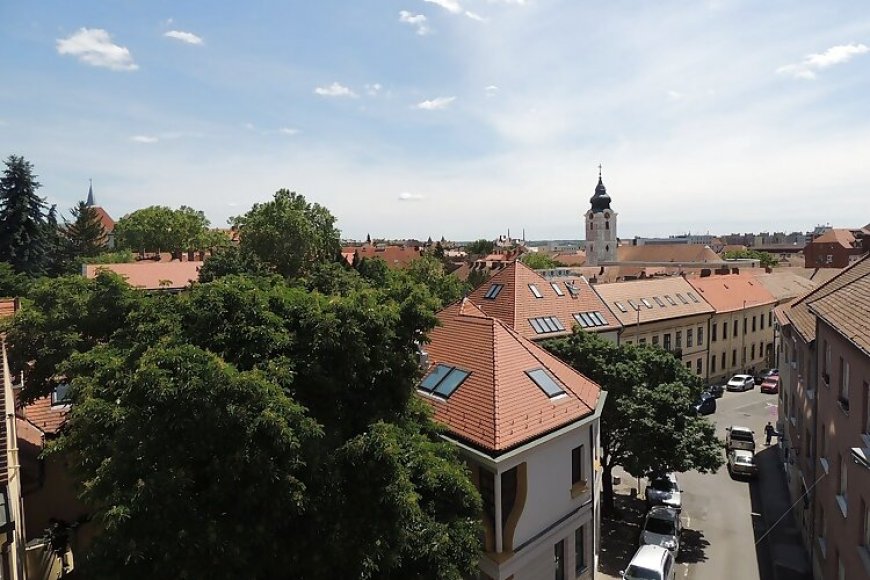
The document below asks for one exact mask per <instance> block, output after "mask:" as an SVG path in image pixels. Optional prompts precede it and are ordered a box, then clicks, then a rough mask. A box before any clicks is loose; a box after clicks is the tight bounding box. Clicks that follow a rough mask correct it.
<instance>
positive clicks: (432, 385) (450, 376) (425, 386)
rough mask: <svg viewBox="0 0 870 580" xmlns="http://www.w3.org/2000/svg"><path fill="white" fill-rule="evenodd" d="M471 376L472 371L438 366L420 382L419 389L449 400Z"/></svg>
mask: <svg viewBox="0 0 870 580" xmlns="http://www.w3.org/2000/svg"><path fill="white" fill-rule="evenodd" d="M469 375H471V372H470V371H465V370H462V369H461V368H459V367H454V366H451V365H445V364H437V365H435V368H433V369H432V371H431V372H430V373H429V374H428V375H426V376H425V377H423V380H422V381H420V387H419V389H420V390H421V391H426V392H427V393H430V394H432V395H437V396H439V397H442V398H444V399H446V398H448V397H449V396H450V395H452V394H453V392H454V391H455V390H456V389H458V388H459V385H461V384H462V383H463V382H464V381H465V379H467V378H468V377H469Z"/></svg>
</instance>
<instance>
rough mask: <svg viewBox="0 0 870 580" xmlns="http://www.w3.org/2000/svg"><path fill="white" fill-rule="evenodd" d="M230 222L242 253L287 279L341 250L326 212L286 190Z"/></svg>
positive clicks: (333, 222)
mask: <svg viewBox="0 0 870 580" xmlns="http://www.w3.org/2000/svg"><path fill="white" fill-rule="evenodd" d="M232 221H233V223H234V225H236V226H238V228H239V236H240V246H241V248H242V250H244V251H248V252H251V253H252V254H254V255H255V256H257V258H259V260H260V261H261V262H263V263H264V264H268V265H270V266H271V267H273V268H274V269H275V271H276V272H277V273H279V274H281V275H282V276H285V277H287V278H295V277H298V276H301V275H303V274H305V273H306V272H308V271H309V270H310V269H311V267H312V265H313V264H316V263H318V262H328V261H333V260H335V259H336V256H338V254H339V252H340V249H341V246H340V243H339V232H338V229H337V228H336V227H335V217H333V215H332V214H331V213H330V212H329V210H328V209H326V208H325V207H323V206H322V205H320V204H317V203H309V202H308V201H306V199H305V197H304V196H302V195H300V194H298V193H296V192H292V191H289V190H287V189H280V190H278V191H277V192H275V196H274V198H273V199H272V200H271V201H267V202H263V203H255V204H254V206H253V207H252V208H251V209H250V211H248V212H247V213H246V214H244V215H242V216H238V217H235V218H233V220H232Z"/></svg>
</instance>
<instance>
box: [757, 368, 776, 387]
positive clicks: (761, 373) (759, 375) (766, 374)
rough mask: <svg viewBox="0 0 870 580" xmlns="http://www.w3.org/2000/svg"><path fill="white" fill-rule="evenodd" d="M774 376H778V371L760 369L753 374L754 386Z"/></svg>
mask: <svg viewBox="0 0 870 580" xmlns="http://www.w3.org/2000/svg"><path fill="white" fill-rule="evenodd" d="M774 375H776V376H779V369H761V370H760V371H758V372H757V373H755V384H756V385H760V384H761V383H763V382H764V379H766V378H767V377H772V376H774Z"/></svg>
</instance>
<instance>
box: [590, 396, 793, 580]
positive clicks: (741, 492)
mask: <svg viewBox="0 0 870 580" xmlns="http://www.w3.org/2000/svg"><path fill="white" fill-rule="evenodd" d="M716 402H717V410H716V413H714V414H713V415H709V416H708V418H709V419H710V420H712V421H713V422H714V423H715V424H716V430H717V435H718V436H719V437H720V438H723V439H724V437H725V428H726V427H728V426H729V425H741V426H744V427H749V428H751V429H753V430H754V431H755V438H756V444H757V447H756V453H757V461H758V464H759V469H760V474H759V477H758V479H757V480H755V481H748V480H741V479H732V478H731V476H730V475H729V473H728V470H727V467H725V466H723V467H722V469H720V470H719V472H718V473H715V474H700V473H697V472H688V473H683V474H679V475H678V478H679V482H680V487H681V488H682V490H683V512H682V518H683V537H682V538H683V547H682V550H681V553H680V557H679V558H678V563H679V565H678V567H677V578H678V579H686V578H688V579H691V578H697V579H699V580H700V579H702V578H703V579H707V578H740V579H741V580H792V579H794V580H799V579H803V578H804V577H805V576H804V575H802V574H800V573H797V572H793V571H789V570H788V569H786V568H784V567H783V566H782V563H779V565H780V567H779V568H778V569H777V570H776V573H775V570H774V558H773V556H772V554H773V553H774V552H775V553H776V554H778V555H780V559H781V558H782V556H783V555H785V557H786V558H789V559H791V560H792V562H791V565H793V566H794V567H795V568H797V569H800V568H801V567H802V563H803V562H805V560H806V555H805V554H804V553H803V549H802V548H801V547H800V546H799V540H798V538H797V535H796V531H795V532H794V533H793V534H790V533H789V532H790V531H793V527H794V524H793V519H792V516H791V514H789V515H788V516H786V517H785V518H783V519H782V521H781V522H779V524H777V525H776V528H775V532H773V533H771V534H770V536H768V537H766V538H764V539H763V540H762V541H761V542H760V543H759V545H758V549H756V545H755V542H756V540H757V539H758V538H761V537H762V536H763V535H764V533H765V532H766V531H767V530H768V529H769V528H770V527H771V526H773V525H774V523H775V522H776V521H777V520H778V519H779V518H780V516H782V515H783V513H784V512H785V511H786V510H787V508H788V507H789V506H790V505H791V502H790V500H789V498H788V497H787V491H786V489H785V486H784V483H783V477H784V476H783V474H782V466H781V464H780V462H779V458H778V453H777V449H776V438H774V439H773V444H772V445H771V446H770V447H766V446H765V444H764V426H765V425H766V423H767V422H768V421H770V422H771V423H772V424H774V425H775V424H776V396H775V395H768V394H762V393H761V392H760V391H759V389H758V387H756V388H755V389H754V390H752V391H747V392H745V393H727V392H726V393H725V395H724V396H723V397H722V398H720V399H718V400H717V401H716ZM621 475H622V483H621V485H620V486H618V492H619V493H624V494H629V492H630V489H631V488H636V487H637V480H636V479H634V478H632V477H631V476H628V475H627V474H624V473H622V474H621ZM643 485H644V482H643V481H642V482H641V489H640V493H639V497H643ZM629 525H630V524H629ZM783 537H785V538H786V542H785V544H787V545H785V544H784V543H783ZM771 544H774V546H775V549H774V550H771V547H770V546H771ZM632 553H633V550H632ZM630 557H631V556H630V554H629V555H628V558H630ZM627 564H628V560H626V561H625V562H623V563H622V565H621V566H613V565H611V566H609V567H608V570H607V572H609V574H606V573H599V577H602V578H607V577H614V576H615V573H614V572H613V570H618V569H624V567H625V566H626V565H627Z"/></svg>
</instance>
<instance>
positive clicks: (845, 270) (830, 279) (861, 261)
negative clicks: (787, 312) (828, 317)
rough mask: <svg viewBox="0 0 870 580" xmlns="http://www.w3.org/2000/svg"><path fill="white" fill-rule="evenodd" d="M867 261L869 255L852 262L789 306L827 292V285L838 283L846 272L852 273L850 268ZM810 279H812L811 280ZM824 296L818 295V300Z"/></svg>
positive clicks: (833, 290) (869, 257)
mask: <svg viewBox="0 0 870 580" xmlns="http://www.w3.org/2000/svg"><path fill="white" fill-rule="evenodd" d="M867 259H870V254H866V255H864V257H863V258H861V259H860V260H857V261H855V262H852V263H851V264H849V265H848V266H846V267H845V268H843V269H842V270H841V271H840V273H839V274H837V275H836V276H834V277H833V278H829V279H828V280H826V281H825V282H822V283H821V284H819V285H818V286H816V287H815V288H813V289H812V290H810V291H809V292H807V293H806V294H804V295H803V296H800V297H799V298H797V299H795V301H794V302H792V303H791V306H792V307H794V306H797V305H798V304H801V303H803V302H804V301H805V300H806V299H807V298H809V297H810V296H811V295H813V294H815V293H816V292H819V293H821V291H822V290H827V289H828V288H827V287H828V286H829V285H831V283H833V282H834V281H835V280H837V281H839V280H840V277H841V276H843V275H845V274H846V272H851V271H852V268H854V267H855V266H857V265H858V264H861V263H863V262H864V261H865V260H867ZM816 270H819V268H816ZM811 279H812V278H811ZM836 290H837V289H836V288H834V289H832V290H831V292H835V291H836ZM827 295H828V294H825V295H824V296H827ZM824 296H822V295H819V296H818V298H823V297H824ZM818 298H816V300H818ZM808 305H809V304H808Z"/></svg>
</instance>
